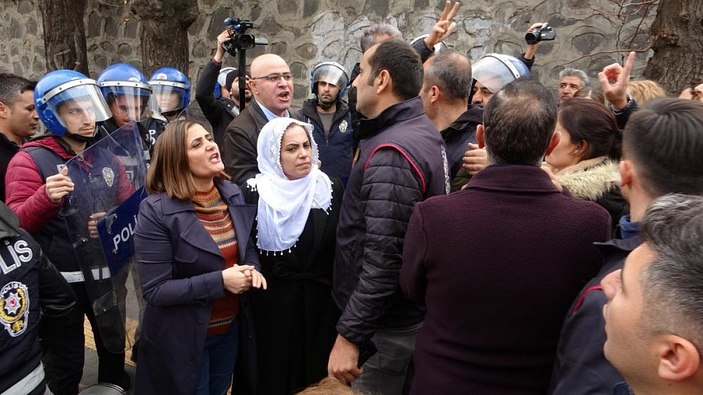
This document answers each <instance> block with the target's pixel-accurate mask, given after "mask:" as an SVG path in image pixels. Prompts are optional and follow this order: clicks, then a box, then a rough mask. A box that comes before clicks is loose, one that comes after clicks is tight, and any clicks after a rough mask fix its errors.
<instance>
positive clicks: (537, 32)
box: [525, 23, 557, 45]
mask: <svg viewBox="0 0 703 395" xmlns="http://www.w3.org/2000/svg"><path fill="white" fill-rule="evenodd" d="M556 36H557V32H555V31H554V30H552V27H551V26H549V24H547V23H545V24H544V25H542V26H541V27H538V28H536V29H532V30H530V31H529V32H527V33H525V41H526V42H527V43H528V44H530V45H532V44H537V43H538V42H540V41H551V40H554V39H555V38H556Z"/></svg>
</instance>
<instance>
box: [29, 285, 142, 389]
mask: <svg viewBox="0 0 703 395" xmlns="http://www.w3.org/2000/svg"><path fill="white" fill-rule="evenodd" d="M71 287H72V288H73V291H74V292H75V293H76V299H77V300H76V306H75V307H74V308H73V310H72V311H71V312H70V313H69V314H67V315H65V316H63V317H42V323H41V329H40V337H41V343H42V351H43V358H42V359H43V362H44V370H45V373H46V381H47V384H48V385H49V388H50V389H51V391H52V392H53V393H54V395H76V394H78V384H79V383H80V381H81V377H82V376H83V364H84V362H85V355H84V352H85V336H84V334H83V316H84V315H85V316H87V317H88V320H89V321H90V325H91V327H92V328H93V337H94V339H95V346H96V348H97V351H98V361H99V364H98V381H99V382H107V383H112V384H116V385H119V386H120V387H122V388H124V389H128V388H129V386H130V383H129V377H128V376H127V373H126V372H125V370H124V358H125V354H124V351H122V352H121V353H112V352H109V351H108V350H107V349H106V348H105V346H104V345H103V342H102V338H101V336H100V333H99V332H98V330H97V328H98V326H97V323H96V321H95V314H94V313H93V309H92V308H91V305H90V300H89V299H88V295H87V293H86V290H85V287H84V286H83V283H73V284H71Z"/></svg>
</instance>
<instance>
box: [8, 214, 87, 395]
mask: <svg viewBox="0 0 703 395" xmlns="http://www.w3.org/2000/svg"><path fill="white" fill-rule="evenodd" d="M74 304H75V297H74V296H73V293H72V291H71V288H70V287H69V285H68V284H67V283H66V281H65V280H64V279H63V277H61V275H60V274H59V272H58V271H57V270H56V268H55V267H54V266H53V265H52V264H51V263H50V262H49V260H48V259H47V258H46V256H45V255H43V254H42V251H41V249H40V248H39V244H37V242H36V241H34V239H32V238H31V237H30V236H29V234H27V232H25V231H24V230H22V229H20V228H19V219H18V218H17V216H16V215H15V214H14V213H13V212H12V211H11V210H10V209H9V208H8V207H7V206H6V205H5V204H3V203H0V324H2V327H1V330H0V354H2V359H0V394H30V395H35V394H43V393H44V392H45V391H46V383H45V381H44V369H43V367H42V364H41V348H40V346H39V321H40V317H41V316H51V317H61V316H64V315H66V314H67V313H69V312H70V310H71V308H72V307H73V305H74Z"/></svg>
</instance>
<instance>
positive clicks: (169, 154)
mask: <svg viewBox="0 0 703 395" xmlns="http://www.w3.org/2000/svg"><path fill="white" fill-rule="evenodd" d="M194 125H200V126H202V127H203V128H205V130H209V129H208V128H206V127H205V125H203V124H202V123H200V122H196V121H191V120H177V121H173V122H169V123H168V125H166V128H165V129H164V131H163V132H162V133H161V134H160V135H159V138H158V139H156V145H155V146H154V157H153V159H152V161H151V165H150V166H149V170H148V171H147V174H146V181H145V182H144V186H145V188H146V190H147V192H149V193H160V192H166V194H167V195H168V196H169V197H170V198H172V199H181V200H190V199H192V197H193V196H194V195H195V191H196V189H195V184H194V183H193V177H192V176H191V174H190V167H189V165H188V155H187V150H188V143H187V141H186V137H187V132H188V129H189V128H191V127H192V126H194ZM221 178H224V179H229V176H228V175H227V174H225V173H224V172H222V173H220V175H219V176H218V177H215V179H221Z"/></svg>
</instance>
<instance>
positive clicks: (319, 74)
mask: <svg viewBox="0 0 703 395" xmlns="http://www.w3.org/2000/svg"><path fill="white" fill-rule="evenodd" d="M320 81H323V82H326V83H328V84H332V85H334V86H336V87H338V88H339V94H338V95H337V100H341V99H342V97H344V94H345V93H346V92H347V89H348V88H349V75H348V74H347V70H345V69H344V66H342V65H341V64H339V63H337V62H322V63H319V64H317V65H315V67H313V68H312V70H310V91H311V92H312V93H313V94H315V95H317V83H318V82H320Z"/></svg>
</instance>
